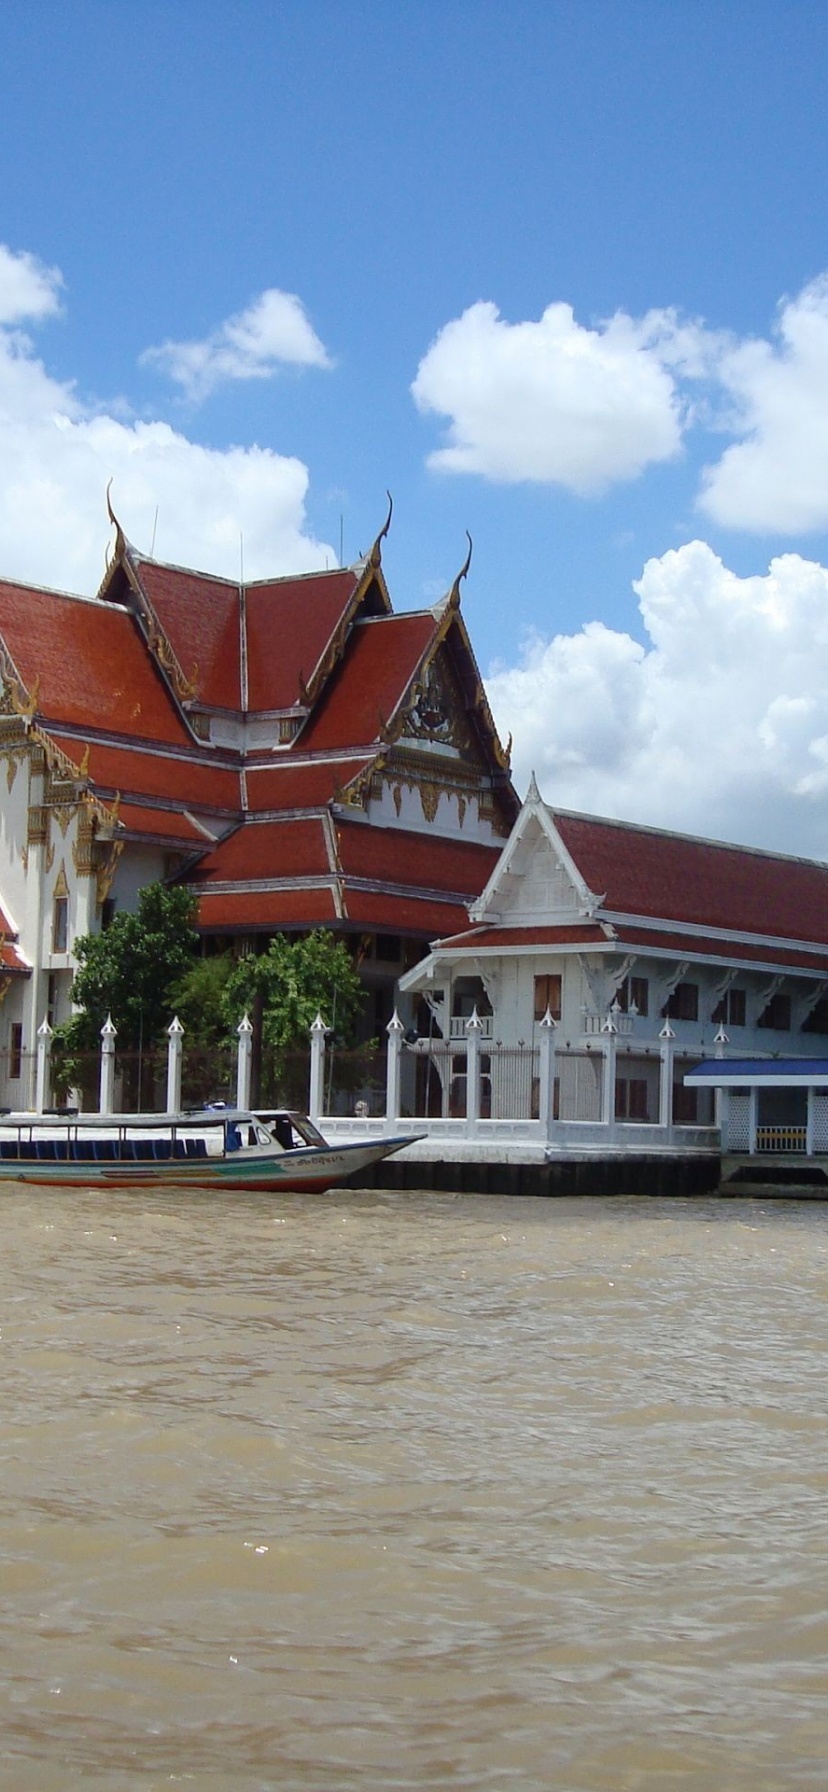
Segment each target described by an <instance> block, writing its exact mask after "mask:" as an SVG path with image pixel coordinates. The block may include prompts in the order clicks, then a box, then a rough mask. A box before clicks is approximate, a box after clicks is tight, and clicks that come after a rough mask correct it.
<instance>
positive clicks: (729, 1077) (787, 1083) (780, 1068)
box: [684, 1057, 828, 1089]
mask: <svg viewBox="0 0 828 1792" xmlns="http://www.w3.org/2000/svg"><path fill="white" fill-rule="evenodd" d="M684 1081H685V1083H693V1084H695V1086H696V1087H697V1088H705V1089H808V1088H812V1089H813V1088H826V1089H828V1057H826V1058H704V1059H703V1060H702V1062H701V1064H695V1065H694V1066H693V1069H692V1070H688V1071H687V1072H686V1073H685V1077H684Z"/></svg>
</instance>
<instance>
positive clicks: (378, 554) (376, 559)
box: [368, 491, 394, 567]
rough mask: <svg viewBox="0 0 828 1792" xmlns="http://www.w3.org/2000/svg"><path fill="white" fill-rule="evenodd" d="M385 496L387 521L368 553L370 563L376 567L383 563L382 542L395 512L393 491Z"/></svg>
mask: <svg viewBox="0 0 828 1792" xmlns="http://www.w3.org/2000/svg"><path fill="white" fill-rule="evenodd" d="M385 496H386V498H387V499H388V515H387V517H386V519H385V522H384V523H383V525H382V528H381V529H380V532H379V535H378V536H377V539H376V541H375V542H374V545H373V547H372V549H371V552H370V554H369V555H368V559H369V561H370V564H371V565H372V566H374V567H379V566H381V565H382V544H383V542H384V540H385V537H386V535H387V534H388V531H389V529H390V527H391V518H392V516H393V514H394V500H393V498H392V496H391V493H390V492H388V491H387V492H386V494H385Z"/></svg>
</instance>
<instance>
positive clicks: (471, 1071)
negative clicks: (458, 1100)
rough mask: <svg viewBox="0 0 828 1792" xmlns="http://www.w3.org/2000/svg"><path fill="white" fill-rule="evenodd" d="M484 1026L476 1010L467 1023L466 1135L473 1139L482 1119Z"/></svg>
mask: <svg viewBox="0 0 828 1792" xmlns="http://www.w3.org/2000/svg"><path fill="white" fill-rule="evenodd" d="M482 1031H483V1024H482V1021H481V1019H480V1016H479V1014H478V1012H477V1009H476V1008H474V1009H473V1010H472V1013H471V1015H470V1017H469V1019H468V1020H467V1021H466V1133H467V1136H468V1137H469V1138H470V1139H471V1138H473V1137H474V1135H475V1133H476V1132H477V1123H478V1120H479V1119H480V1035H481V1033H482Z"/></svg>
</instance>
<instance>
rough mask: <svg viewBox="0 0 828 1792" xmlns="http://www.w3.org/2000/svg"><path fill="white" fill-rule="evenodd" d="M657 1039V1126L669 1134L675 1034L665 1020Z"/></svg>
mask: <svg viewBox="0 0 828 1792" xmlns="http://www.w3.org/2000/svg"><path fill="white" fill-rule="evenodd" d="M658 1037H659V1041H660V1044H659V1052H660V1054H661V1066H660V1070H659V1081H658V1124H659V1126H661V1127H663V1128H664V1130H665V1132H669V1130H670V1127H671V1126H672V1124H673V1045H674V1040H675V1037H676V1035H675V1033H674V1032H673V1029H672V1027H671V1025H670V1022H669V1020H665V1022H664V1025H663V1027H662V1029H661V1032H660V1033H659V1035H658Z"/></svg>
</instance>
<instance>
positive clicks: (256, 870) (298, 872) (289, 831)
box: [195, 816, 332, 883]
mask: <svg viewBox="0 0 828 1792" xmlns="http://www.w3.org/2000/svg"><path fill="white" fill-rule="evenodd" d="M331 875H332V873H331V866H330V860H329V856H328V849H327V845H326V841H325V832H324V828H323V824H322V819H321V817H319V816H317V817H314V818H312V819H309V820H307V821H305V820H301V821H295V820H286V821H265V822H254V821H248V822H244V823H243V824H242V826H241V827H239V828H237V829H236V831H235V833H233V834H230V835H229V837H228V838H227V839H226V840H222V842H221V843H220V845H219V846H217V847H215V848H214V850H213V851H212V852H211V853H210V854H209V855H208V857H207V858H205V859H203V860H202V861H201V863H200V864H199V866H198V868H197V871H196V873H195V876H196V877H197V879H198V881H199V882H208V883H247V882H250V881H253V880H255V881H260V880H263V879H267V878H282V877H295V878H299V879H301V878H303V877H305V878H306V877H329V876H331Z"/></svg>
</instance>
